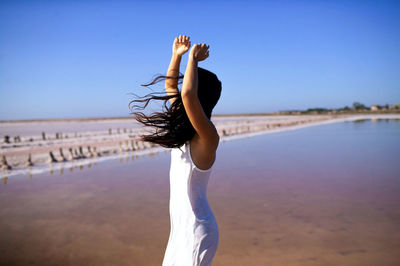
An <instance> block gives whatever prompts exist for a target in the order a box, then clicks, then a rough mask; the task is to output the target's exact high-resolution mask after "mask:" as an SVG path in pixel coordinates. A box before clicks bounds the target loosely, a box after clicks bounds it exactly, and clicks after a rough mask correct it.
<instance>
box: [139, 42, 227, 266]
mask: <svg viewBox="0 0 400 266" xmlns="http://www.w3.org/2000/svg"><path fill="white" fill-rule="evenodd" d="M189 48H190V40H189V37H188V36H185V35H180V36H179V37H177V38H175V40H174V43H173V49H172V59H171V62H170V65H169V68H168V72H167V76H158V77H157V78H156V79H155V80H154V81H153V82H152V83H150V84H148V85H151V84H154V83H156V82H158V81H159V80H161V79H164V78H165V89H166V93H167V95H166V96H160V95H157V94H155V93H152V94H149V95H147V96H145V97H143V98H141V99H138V100H134V101H132V102H134V103H142V104H143V106H141V107H142V108H145V107H146V106H147V105H148V104H149V102H150V101H151V100H163V101H164V108H165V110H164V111H163V112H156V113H153V114H151V115H145V114H143V113H142V112H133V114H135V118H136V120H137V121H139V122H141V123H142V124H144V125H146V126H151V127H153V128H155V129H156V130H155V132H154V133H152V134H149V135H143V136H142V140H144V141H149V142H152V143H157V144H159V145H162V146H164V147H168V148H172V149H171V168H170V205H169V208H170V219H171V220H170V221H171V231H170V236H169V240H168V245H167V248H166V251H165V256H164V260H163V266H170V265H175V266H178V265H182V266H188V265H211V261H212V259H213V257H214V255H215V253H216V251H217V247H218V240H219V231H218V225H217V221H216V219H215V217H214V214H213V212H212V210H211V208H210V206H209V204H208V201H207V195H206V192H207V184H208V180H209V177H210V174H211V170H212V166H213V164H214V161H215V157H216V150H217V148H218V143H219V136H218V133H217V130H216V128H215V126H214V124H213V123H212V122H211V120H210V118H211V113H212V110H213V108H214V106H215V105H216V104H217V102H218V100H219V97H220V94H221V82H220V81H219V80H218V78H217V76H216V75H215V74H213V73H212V72H210V71H208V70H205V69H203V68H200V67H198V62H200V61H203V60H205V59H206V58H207V57H208V56H209V45H206V44H204V43H203V44H195V45H193V47H192V48H191V50H190V52H189V59H188V63H187V67H186V71H185V75H184V76H179V66H180V61H181V58H182V55H184V54H185V53H186V52H187V51H188V50H189ZM182 78H183V83H182V89H181V91H179V89H178V81H179V80H180V79H182ZM148 85H144V86H148ZM168 102H169V103H170V106H168V105H167V103H168Z"/></svg>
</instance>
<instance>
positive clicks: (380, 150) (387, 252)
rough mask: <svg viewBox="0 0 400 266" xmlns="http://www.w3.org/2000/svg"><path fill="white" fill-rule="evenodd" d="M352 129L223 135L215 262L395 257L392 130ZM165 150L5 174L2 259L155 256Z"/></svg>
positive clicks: (214, 195)
mask: <svg viewBox="0 0 400 266" xmlns="http://www.w3.org/2000/svg"><path fill="white" fill-rule="evenodd" d="M367 125H369V124H367ZM362 126H363V125H362V124H361V127H362ZM372 126H373V125H372ZM348 127H352V129H354V130H352V131H351V132H352V133H348V129H349V128H348ZM358 127H360V125H357V124H353V123H338V124H332V125H324V126H317V127H315V128H306V129H301V130H297V131H291V132H281V133H276V134H269V135H264V136H255V137H252V138H248V139H240V140H234V141H230V142H225V143H221V146H220V148H219V151H218V155H217V161H216V164H215V167H214V169H213V173H212V176H211V179H210V183H209V189H208V198H209V201H210V205H211V207H212V209H213V211H214V213H215V216H216V218H217V220H218V224H219V228H220V245H219V248H218V252H217V255H216V257H215V260H214V264H213V265H363V266H364V265H399V264H400V256H399V255H398V251H399V250H400V231H399V224H400V208H399V206H400V180H399V178H398V177H399V173H400V167H399V166H398V163H397V159H398V158H399V155H400V152H399V151H400V149H399V144H398V142H397V143H396V142H395V140H396V138H397V139H398V137H396V136H398V135H395V136H393V134H388V135H387V136H386V135H385V141H384V142H383V143H382V142H380V141H377V140H376V137H375V135H373V134H370V133H369V132H364V131H362V130H360V129H359V128H358ZM353 131H354V132H353ZM396 133H398V131H397V132H396ZM349 134H350V136H349ZM310 140H311V141H310ZM393 143H394V145H393ZM371 144H372V145H371ZM260 147H263V148H260ZM169 159H170V158H169V153H161V154H158V155H157V156H153V157H152V158H148V157H147V156H145V157H139V158H136V157H135V158H134V160H132V157H121V159H120V160H114V161H106V162H103V163H101V164H97V165H94V164H91V165H90V167H88V166H87V165H86V166H84V167H83V169H81V170H80V168H79V167H77V168H73V171H72V172H71V171H70V170H69V169H64V170H63V172H62V174H61V173H60V172H59V171H55V172H53V173H52V174H50V173H47V174H41V175H33V176H32V177H28V176H14V177H12V178H9V179H7V180H6V182H4V183H6V184H4V183H3V184H2V185H1V186H0V202H1V203H2V204H1V205H2V206H1V208H0V218H1V219H0V254H1V256H0V265H161V262H162V258H163V255H164V250H165V247H166V244H167V241H168V235H169V214H168V198H169V182H168V170H169ZM155 165H156V166H157V167H154V166H155Z"/></svg>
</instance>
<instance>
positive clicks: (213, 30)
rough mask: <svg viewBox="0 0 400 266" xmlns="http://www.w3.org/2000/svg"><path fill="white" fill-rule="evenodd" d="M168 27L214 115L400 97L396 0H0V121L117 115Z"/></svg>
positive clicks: (166, 38)
mask: <svg viewBox="0 0 400 266" xmlns="http://www.w3.org/2000/svg"><path fill="white" fill-rule="evenodd" d="M179 34H185V35H189V36H190V37H191V40H192V44H193V43H200V42H201V43H203V42H205V43H208V44H209V45H210V57H209V58H208V59H207V60H206V61H204V62H200V63H199V66H201V67H204V68H207V69H209V70H211V71H213V72H214V73H216V74H217V76H218V77H219V79H220V80H221V81H222V95H221V99H220V102H219V103H218V105H217V107H216V109H215V111H214V113H220V114H226V113H243V112H245V113H249V112H272V111H279V110H287V109H305V108H310V107H328V108H331V107H333V108H336V107H342V106H345V105H351V104H352V103H353V102H354V101H359V102H362V103H364V104H367V105H371V104H386V103H389V104H392V103H396V102H400V49H399V47H400V4H399V1H397V2H396V1H301V0H300V1H246V2H245V1H195V2H194V1H141V2H140V1H40V0H37V1H1V3H0V119H1V120H5V119H31V118H69V117H104V116H106V117H109V116H128V115H129V109H128V103H129V101H130V100H131V99H132V96H131V95H129V93H130V92H136V93H139V94H144V93H146V92H148V90H146V89H144V88H143V87H140V84H143V83H146V82H149V81H150V80H151V79H152V77H153V76H154V75H155V74H158V73H165V72H166V70H167V67H168V64H169V60H170V56H171V47H172V42H173V39H174V37H175V36H178V35H179ZM186 62H187V55H186V56H185V57H184V58H183V60H182V64H181V72H182V73H184V70H185V68H186ZM154 89H155V90H162V89H163V87H162V85H159V86H156V87H154Z"/></svg>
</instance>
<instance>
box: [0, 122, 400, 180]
mask: <svg viewBox="0 0 400 266" xmlns="http://www.w3.org/2000/svg"><path fill="white" fill-rule="evenodd" d="M361 119H400V115H399V114H380V115H372V114H371V115H369V114H368V115H341V116H338V115H297V116H296V115H286V116H230V117H213V118H212V120H213V122H214V123H215V125H216V127H217V130H218V132H219V135H220V136H221V141H229V140H233V139H238V138H245V137H251V136H254V135H259V134H266V133H273V132H279V131H285V130H294V129H298V128H303V127H308V126H313V125H320V124H326V123H334V122H341V121H354V120H361ZM144 132H145V129H143V128H142V127H141V126H140V125H139V124H138V123H137V122H136V121H135V120H134V119H132V118H129V119H123V118H121V119H114V120H110V119H103V120H100V119H93V120H72V121H71V120H66V121H63V120H59V121H54V120H50V121H21V122H15V121H13V122H2V123H0V138H1V141H0V146H1V155H2V156H3V155H4V156H5V160H6V163H7V165H6V164H5V162H3V165H2V172H1V174H2V176H3V177H9V176H13V175H19V174H37V173H41V172H45V171H49V170H52V169H53V170H58V169H61V168H70V167H75V166H77V165H86V164H90V163H93V162H101V161H104V160H109V159H115V158H117V157H118V156H129V155H130V156H140V155H144V154H156V153H159V152H162V151H164V150H166V149H165V148H162V147H159V146H157V145H150V144H149V143H145V142H141V141H140V140H139V138H140V135H141V134H143V133H144ZM6 136H8V140H7V139H6V138H7V137H6ZM50 153H51V154H50ZM29 156H30V159H29Z"/></svg>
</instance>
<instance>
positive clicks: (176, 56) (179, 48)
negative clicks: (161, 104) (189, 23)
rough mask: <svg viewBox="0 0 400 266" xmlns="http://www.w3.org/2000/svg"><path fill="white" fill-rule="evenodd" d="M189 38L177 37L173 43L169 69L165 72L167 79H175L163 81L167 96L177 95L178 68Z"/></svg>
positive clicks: (171, 101)
mask: <svg viewBox="0 0 400 266" xmlns="http://www.w3.org/2000/svg"><path fill="white" fill-rule="evenodd" d="M189 39H190V37H189V36H185V35H179V37H176V38H175V39H174V43H173V45H172V58H171V61H170V63H169V67H168V70H167V76H168V77H176V78H166V79H165V91H166V92H167V95H175V94H177V93H179V90H178V76H179V67H180V64H181V59H182V55H183V54H185V53H186V52H187V51H188V50H189V48H190V41H189ZM173 102H174V98H172V99H170V103H171V104H172V103H173Z"/></svg>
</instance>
